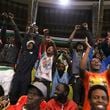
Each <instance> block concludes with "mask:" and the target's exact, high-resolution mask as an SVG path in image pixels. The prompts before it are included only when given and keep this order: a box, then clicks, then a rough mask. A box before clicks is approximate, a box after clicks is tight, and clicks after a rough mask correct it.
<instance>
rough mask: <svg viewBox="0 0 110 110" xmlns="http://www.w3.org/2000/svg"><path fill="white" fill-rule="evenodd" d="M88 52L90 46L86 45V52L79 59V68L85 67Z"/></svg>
mask: <svg viewBox="0 0 110 110" xmlns="http://www.w3.org/2000/svg"><path fill="white" fill-rule="evenodd" d="M89 52H90V47H87V49H86V52H85V54H84V56H83V57H82V59H81V63H80V68H81V69H85V68H86V64H87V59H88V56H89Z"/></svg>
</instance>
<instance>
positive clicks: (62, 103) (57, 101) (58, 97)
mask: <svg viewBox="0 0 110 110" xmlns="http://www.w3.org/2000/svg"><path fill="white" fill-rule="evenodd" d="M68 93H69V87H68V85H66V84H64V83H60V84H58V85H57V86H56V91H55V96H54V97H53V98H52V99H51V100H49V101H48V103H47V107H46V110H78V107H77V104H76V103H75V102H73V100H68Z"/></svg>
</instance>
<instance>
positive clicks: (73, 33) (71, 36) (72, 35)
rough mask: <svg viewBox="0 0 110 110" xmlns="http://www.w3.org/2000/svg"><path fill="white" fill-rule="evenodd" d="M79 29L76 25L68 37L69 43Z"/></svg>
mask: <svg viewBox="0 0 110 110" xmlns="http://www.w3.org/2000/svg"><path fill="white" fill-rule="evenodd" d="M78 29H80V25H76V26H75V28H74V30H73V32H72V33H71V35H70V37H69V40H70V41H71V40H72V39H73V38H74V35H75V33H76V31H77V30H78Z"/></svg>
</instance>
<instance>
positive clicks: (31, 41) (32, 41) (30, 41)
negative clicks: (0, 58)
mask: <svg viewBox="0 0 110 110" xmlns="http://www.w3.org/2000/svg"><path fill="white" fill-rule="evenodd" d="M29 43H33V44H35V41H34V40H29V41H28V42H27V43H26V45H29Z"/></svg>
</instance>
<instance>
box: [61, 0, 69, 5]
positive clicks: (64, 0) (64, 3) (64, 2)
mask: <svg viewBox="0 0 110 110" xmlns="http://www.w3.org/2000/svg"><path fill="white" fill-rule="evenodd" d="M59 2H60V4H61V5H68V4H69V0H59Z"/></svg>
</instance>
